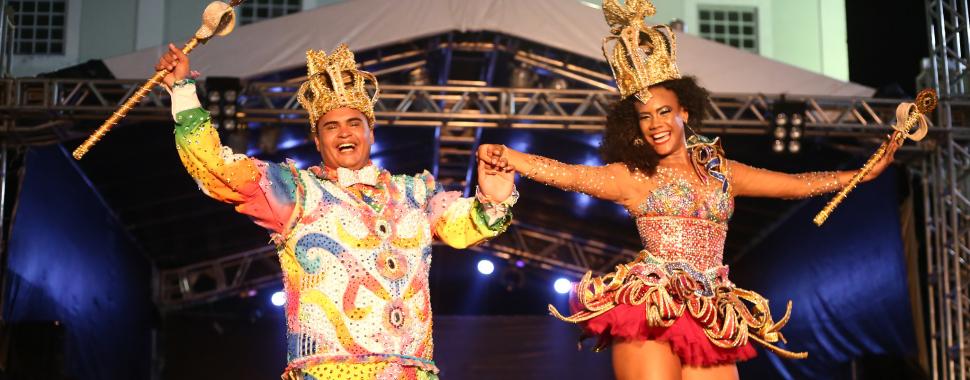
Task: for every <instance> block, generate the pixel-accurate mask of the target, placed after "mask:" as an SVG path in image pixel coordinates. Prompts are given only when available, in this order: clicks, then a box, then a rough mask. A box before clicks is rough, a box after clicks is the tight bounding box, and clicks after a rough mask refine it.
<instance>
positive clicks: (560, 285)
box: [552, 277, 573, 294]
mask: <svg viewBox="0 0 970 380" xmlns="http://www.w3.org/2000/svg"><path fill="white" fill-rule="evenodd" d="M552 287H553V288H554V289H556V293H559V294H566V293H569V290H570V289H572V288H573V283H572V282H571V281H569V280H567V279H565V278H561V277H560V278H559V279H557V280H556V282H555V283H553V284H552Z"/></svg>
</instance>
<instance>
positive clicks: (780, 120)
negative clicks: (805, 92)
mask: <svg viewBox="0 0 970 380" xmlns="http://www.w3.org/2000/svg"><path fill="white" fill-rule="evenodd" d="M775 125H777V126H779V127H784V126H785V125H788V115H786V114H783V113H780V114H778V115H777V116H775Z"/></svg>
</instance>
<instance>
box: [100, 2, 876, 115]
mask: <svg viewBox="0 0 970 380" xmlns="http://www.w3.org/2000/svg"><path fill="white" fill-rule="evenodd" d="M653 21H655V22H666V21H668V20H653ZM449 31H462V32H466V31H491V32H499V33H505V34H509V35H513V36H516V37H519V38H523V39H527V40H531V41H534V42H537V43H540V44H543V45H546V46H551V47H554V48H558V49H562V50H565V51H569V52H573V53H575V54H578V55H582V56H586V57H589V58H593V59H597V60H601V61H602V60H603V56H602V50H601V46H602V41H603V37H604V36H606V35H607V34H608V32H609V30H608V27H607V25H606V22H605V20H604V19H603V14H602V11H601V10H599V9H596V8H594V7H591V6H588V5H584V4H583V3H580V2H578V1H564V0H528V1H522V0H477V1H467V0H413V1H385V0H354V1H345V2H342V3H338V4H334V5H329V6H324V7H320V8H316V9H313V10H309V11H305V12H300V13H296V14H293V15H289V16H285V17H280V18H276V19H272V20H267V21H263V22H259V23H255V24H250V25H246V26H244V27H240V28H237V29H236V30H235V31H234V32H233V33H232V34H230V35H229V36H227V37H225V38H220V39H219V40H218V41H213V42H212V43H211V44H208V45H206V46H203V47H201V48H199V49H198V50H196V51H195V52H194V53H193V54H192V67H193V69H196V70H199V71H200V72H202V74H203V76H205V75H212V76H231V77H240V78H249V77H253V76H259V75H264V74H269V73H274V72H277V71H280V70H286V69H292V68H296V67H301V66H303V65H304V64H305V52H306V51H307V50H308V49H325V50H330V49H332V48H333V47H334V46H336V45H337V44H338V43H341V42H343V43H347V44H348V45H349V46H350V47H351V49H353V50H355V51H357V50H366V49H372V48H377V47H382V46H385V45H389V44H394V43H398V42H401V41H402V40H409V39H414V38H420V37H424V36H429V35H435V34H441V33H445V32H449ZM677 46H678V49H677V54H678V57H677V58H678V64H679V65H680V69H681V71H682V72H684V73H686V74H690V75H695V76H697V77H699V78H700V79H701V84H702V85H704V86H705V87H707V88H708V89H709V90H711V91H712V92H715V93H767V94H781V93H787V94H798V95H812V96H819V95H841V96H871V95H872V94H873V92H874V90H873V89H871V88H868V87H865V86H862V85H858V84H855V83H850V82H844V81H841V80H838V79H834V78H830V77H827V76H825V75H822V74H818V73H814V72H811V71H808V70H804V69H800V68H798V67H795V66H792V65H789V64H786V63H782V62H779V61H775V60H772V59H768V58H765V57H762V56H759V55H756V54H752V53H748V52H745V51H742V50H739V49H736V48H733V47H730V46H727V45H722V44H719V43H716V42H712V41H707V40H704V39H702V38H700V37H696V36H693V35H689V34H684V33H678V34H677ZM164 50H165V46H158V47H154V48H147V49H143V50H140V51H137V52H134V53H131V54H126V55H122V56H117V57H113V58H108V59H106V60H105V63H106V64H107V66H108V67H109V68H110V69H111V71H112V73H113V74H114V75H115V77H116V78H130V79H134V78H147V77H149V76H151V74H152V72H151V70H152V68H153V67H154V65H155V62H156V61H157V60H158V57H159V56H161V55H162V53H163V52H164Z"/></svg>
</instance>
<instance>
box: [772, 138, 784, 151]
mask: <svg viewBox="0 0 970 380" xmlns="http://www.w3.org/2000/svg"><path fill="white" fill-rule="evenodd" d="M771 150H772V151H773V152H775V153H781V152H783V151H785V142H784V141H781V140H775V143H774V144H772V145H771Z"/></svg>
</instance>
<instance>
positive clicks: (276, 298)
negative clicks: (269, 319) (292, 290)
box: [269, 290, 286, 306]
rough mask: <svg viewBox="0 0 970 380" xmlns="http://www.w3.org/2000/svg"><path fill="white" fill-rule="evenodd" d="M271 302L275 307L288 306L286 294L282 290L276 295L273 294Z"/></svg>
mask: <svg viewBox="0 0 970 380" xmlns="http://www.w3.org/2000/svg"><path fill="white" fill-rule="evenodd" d="M269 300H270V301H271V302H273V305H275V306H283V305H286V293H284V292H283V291H282V290H281V291H278V292H276V293H273V296H272V297H270V299H269Z"/></svg>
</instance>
